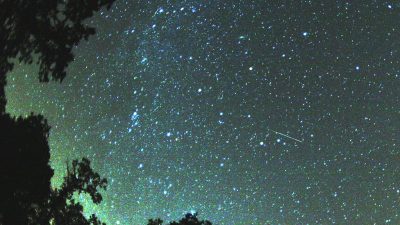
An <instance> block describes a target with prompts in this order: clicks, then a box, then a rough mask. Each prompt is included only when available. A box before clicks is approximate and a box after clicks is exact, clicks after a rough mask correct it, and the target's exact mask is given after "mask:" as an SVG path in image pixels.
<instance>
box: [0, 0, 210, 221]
mask: <svg viewBox="0 0 400 225" xmlns="http://www.w3.org/2000/svg"><path fill="white" fill-rule="evenodd" d="M113 2H114V0H81V1H74V0H35V1H32V0H0V181H1V187H0V189H1V190H0V225H24V224H35V225H37V224H40V225H46V224H56V225H67V224H68V225H86V224H88V225H89V224H92V225H96V224H104V223H102V222H101V221H100V220H99V219H98V218H97V217H96V215H91V216H90V217H89V218H87V217H85V216H84V215H83V210H84V209H83V206H82V205H81V204H80V203H79V202H77V201H76V200H75V199H74V197H73V196H74V194H75V193H78V194H81V193H83V194H88V195H89V196H90V197H91V199H92V201H93V203H94V204H100V202H101V201H102V196H101V194H100V193H99V191H100V190H101V189H104V190H105V189H106V186H107V180H106V179H104V178H101V177H100V175H99V174H98V173H96V172H94V171H93V170H92V168H91V166H90V161H89V160H88V159H86V158H83V159H82V160H80V161H78V160H74V161H72V163H71V164H70V165H69V166H68V169H67V171H66V176H65V177H64V182H63V184H62V185H61V187H59V188H57V189H53V188H51V185H50V180H51V178H52V176H53V169H52V168H51V167H50V165H49V160H50V149H49V145H48V137H49V131H50V126H49V125H48V124H47V121H46V119H45V118H44V117H43V116H41V115H37V114H34V113H31V114H30V115H29V116H28V117H24V118H23V117H18V118H15V117H11V116H10V115H9V114H7V113H6V110H5V109H6V103H7V100H6V96H5V86H6V75H7V73H8V72H10V71H11V70H12V69H13V66H14V64H15V63H26V64H32V63H37V64H38V65H39V74H38V78H39V81H41V82H48V81H49V80H54V81H60V82H61V81H62V80H63V79H64V78H65V76H66V72H65V70H66V68H67V66H68V64H69V63H70V62H71V61H72V60H73V59H74V56H73V54H72V48H73V47H74V46H76V45H77V44H78V43H79V42H80V41H81V40H82V39H87V38H88V37H89V36H90V35H92V34H94V33H95V30H94V28H92V27H89V26H87V25H85V24H84V23H83V21H84V20H85V19H87V18H90V17H91V16H93V13H95V12H97V11H99V10H100V9H102V8H104V7H107V8H110V7H111V6H112V3H113ZM161 224H163V221H162V220H161V219H150V220H149V221H148V225H161ZM169 224H170V225H179V224H180V225H209V224H211V223H210V222H209V221H200V220H198V219H197V215H196V214H194V215H192V214H187V215H186V216H185V217H184V218H182V219H181V220H179V221H178V222H175V221H173V222H170V223H169Z"/></svg>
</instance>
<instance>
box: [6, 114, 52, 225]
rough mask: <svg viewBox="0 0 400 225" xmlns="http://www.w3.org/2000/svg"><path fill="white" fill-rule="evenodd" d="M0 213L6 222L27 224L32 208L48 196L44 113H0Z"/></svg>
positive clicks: (46, 129) (47, 157) (50, 170)
mask: <svg viewBox="0 0 400 225" xmlns="http://www.w3.org/2000/svg"><path fill="white" fill-rule="evenodd" d="M0 128H1V129H0V153H1V155H0V182H1V191H0V214H1V216H2V217H4V218H3V220H4V223H5V224H27V223H28V217H27V216H24V215H29V214H31V213H32V210H35V208H37V207H40V206H41V205H42V203H43V202H44V201H45V200H46V199H48V197H49V193H50V179H51V177H52V176H53V170H52V169H51V167H50V166H49V164H48V162H49V159H50V152H49V146H48V144H47V137H48V132H49V126H48V125H47V122H46V120H45V119H44V118H43V116H40V115H33V114H31V115H30V116H28V117H27V118H25V119H24V118H21V117H19V118H17V119H15V118H11V117H10V116H9V115H7V114H5V115H2V116H0Z"/></svg>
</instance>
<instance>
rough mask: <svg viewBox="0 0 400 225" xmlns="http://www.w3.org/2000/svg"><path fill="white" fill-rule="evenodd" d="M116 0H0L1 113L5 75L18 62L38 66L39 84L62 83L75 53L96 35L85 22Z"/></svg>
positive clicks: (1, 110)
mask: <svg viewBox="0 0 400 225" xmlns="http://www.w3.org/2000/svg"><path fill="white" fill-rule="evenodd" d="M114 1H115V0H81V1H76V0H34V1H32V0H0V47H1V51H0V52H1V54H0V113H5V105H6V98H5V92H4V86H5V85H6V77H5V75H6V74H7V73H8V72H9V71H11V70H12V68H13V66H14V63H15V60H17V61H19V62H22V63H27V64H31V63H33V62H36V63H37V64H39V80H40V81H43V82H47V81H49V78H52V79H54V80H56V81H62V80H63V79H64V77H65V76H66V72H65V70H66V68H67V66H68V64H69V63H70V62H71V61H72V60H73V59H74V55H73V53H72V49H73V47H74V46H75V45H77V44H78V43H79V41H80V40H82V39H85V40H87V38H88V37H89V36H90V35H92V34H94V33H95V29H94V28H93V27H90V26H88V25H87V24H85V23H84V22H85V20H86V19H87V18H90V17H92V16H93V13H94V12H96V11H99V10H100V9H101V8H102V7H107V8H110V7H111V5H112V3H113V2H114Z"/></svg>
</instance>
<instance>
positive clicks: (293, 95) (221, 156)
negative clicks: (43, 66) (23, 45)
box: [7, 0, 400, 225]
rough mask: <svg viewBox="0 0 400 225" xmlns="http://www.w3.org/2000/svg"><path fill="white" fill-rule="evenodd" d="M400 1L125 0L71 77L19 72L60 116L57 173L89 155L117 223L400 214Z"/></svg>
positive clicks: (104, 16)
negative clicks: (189, 216)
mask: <svg viewBox="0 0 400 225" xmlns="http://www.w3.org/2000/svg"><path fill="white" fill-rule="evenodd" d="M399 21H400V4H398V3H396V2H395V1H357V2H353V1H293V3H290V4H288V3H282V2H281V3H275V2H274V1H256V0H254V1H247V0H246V1H240V0H238V1H202V0H200V1H194V0H182V1H148V2H147V1H128V0H117V1H116V3H115V4H114V5H113V7H112V8H111V10H110V11H102V12H100V13H98V14H96V15H95V17H93V18H92V19H91V20H89V21H88V23H90V24H93V25H94V26H95V27H97V33H96V35H94V36H92V37H91V38H89V40H88V41H87V42H82V43H81V44H80V45H79V46H77V47H76V49H75V61H74V62H73V63H72V64H71V65H70V66H69V68H68V72H67V77H66V78H65V80H64V81H63V82H62V83H61V84H59V83H55V82H50V83H48V84H41V83H39V82H38V81H37V76H36V75H35V74H36V73H37V68H36V67H35V66H26V65H20V66H18V67H17V68H16V69H15V70H14V71H13V72H12V74H9V75H8V86H7V98H8V105H7V111H8V112H10V113H11V114H13V115H27V114H29V113H30V112H31V111H33V112H36V113H41V114H43V115H44V116H45V117H46V118H48V120H49V123H50V125H51V126H52V129H51V134H50V146H51V154H52V156H51V160H52V166H53V168H54V169H55V173H56V175H55V177H54V180H53V184H54V186H57V185H59V184H60V182H61V181H62V176H63V174H64V171H65V170H66V164H65V162H66V161H70V160H72V159H75V158H81V157H88V158H89V159H90V160H91V161H92V164H93V166H94V169H95V170H96V171H98V172H99V173H100V174H101V175H102V176H104V177H106V178H107V179H108V181H109V185H108V189H107V191H106V192H104V194H103V196H104V201H103V202H102V204H100V205H99V206H93V205H92V204H90V203H89V202H86V200H85V199H86V197H85V196H79V198H80V199H81V200H82V201H83V202H84V204H85V206H86V207H88V211H89V212H91V211H95V212H97V213H98V214H99V217H100V219H102V220H104V222H107V223H108V224H145V222H146V221H147V219H149V218H154V217H161V218H163V219H164V220H166V221H169V220H176V219H179V218H180V217H181V216H182V215H183V214H184V213H185V212H190V211H192V212H196V211H197V212H199V214H200V218H205V219H208V220H210V221H212V222H213V223H215V224H235V225H236V224H243V225H248V224H257V225H259V224H267V223H271V224H374V223H375V224H399V223H400V147H399V145H400V97H399V96H400V88H399V87H400V23H399Z"/></svg>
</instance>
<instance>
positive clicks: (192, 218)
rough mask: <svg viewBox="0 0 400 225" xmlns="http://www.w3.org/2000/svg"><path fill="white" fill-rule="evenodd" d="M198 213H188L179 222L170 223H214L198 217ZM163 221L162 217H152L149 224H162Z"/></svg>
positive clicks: (185, 224) (171, 224)
mask: <svg viewBox="0 0 400 225" xmlns="http://www.w3.org/2000/svg"><path fill="white" fill-rule="evenodd" d="M197 215H198V214H197V213H194V214H191V213H187V214H186V215H185V217H183V218H182V219H181V220H179V222H175V221H173V222H170V223H169V225H212V223H211V222H210V221H208V220H201V221H200V220H199V219H198V218H197ZM162 223H163V221H162V220H161V219H155V220H153V219H150V220H149V221H148V223H147V225H162Z"/></svg>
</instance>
